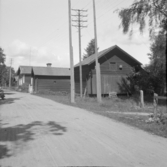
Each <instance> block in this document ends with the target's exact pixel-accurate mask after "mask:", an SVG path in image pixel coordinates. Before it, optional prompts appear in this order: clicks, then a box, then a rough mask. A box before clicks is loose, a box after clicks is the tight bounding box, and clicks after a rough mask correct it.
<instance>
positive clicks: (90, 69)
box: [75, 48, 140, 94]
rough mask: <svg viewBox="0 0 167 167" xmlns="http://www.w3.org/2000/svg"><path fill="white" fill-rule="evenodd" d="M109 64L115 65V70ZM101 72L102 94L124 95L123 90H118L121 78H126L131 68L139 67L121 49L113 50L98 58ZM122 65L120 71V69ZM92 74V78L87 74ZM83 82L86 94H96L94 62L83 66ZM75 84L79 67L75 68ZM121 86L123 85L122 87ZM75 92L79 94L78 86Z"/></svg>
mask: <svg viewBox="0 0 167 167" xmlns="http://www.w3.org/2000/svg"><path fill="white" fill-rule="evenodd" d="M110 62H115V63H116V70H114V71H113V70H112V68H111V65H110ZM99 63H100V70H101V90H102V94H108V93H109V92H118V93H125V92H122V91H126V86H125V89H120V85H121V82H122V78H124V79H125V78H126V76H127V74H129V73H130V72H131V70H132V68H133V67H136V66H140V63H139V62H138V61H136V60H135V59H133V57H131V56H130V55H128V54H127V53H126V52H124V51H123V50H121V49H118V48H115V49H113V50H111V51H110V52H108V53H106V54H105V55H103V56H102V57H100V58H99ZM120 65H122V69H120V68H119V67H120ZM90 73H92V76H90V75H89V74H90ZM82 75H83V81H84V82H87V91H88V94H96V92H97V91H96V71H95V62H93V63H91V64H90V65H84V66H83V71H82ZM75 82H76V83H79V67H76V68H75ZM122 86H123V85H122ZM76 87H77V89H76V90H77V92H79V89H78V86H76ZM123 87H124V86H123Z"/></svg>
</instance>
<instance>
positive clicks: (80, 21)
mask: <svg viewBox="0 0 167 167" xmlns="http://www.w3.org/2000/svg"><path fill="white" fill-rule="evenodd" d="M72 10H73V11H76V12H77V14H76V15H72V16H75V17H77V19H76V20H72V21H73V22H75V25H73V26H74V27H77V28H78V34H79V63H80V65H79V72H80V96H81V97H82V94H83V93H82V90H83V88H82V87H83V86H82V64H81V28H86V27H87V26H84V25H83V24H84V23H85V22H87V20H83V18H84V17H87V15H83V12H87V10H83V9H72Z"/></svg>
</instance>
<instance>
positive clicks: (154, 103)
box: [153, 93, 158, 118]
mask: <svg viewBox="0 0 167 167" xmlns="http://www.w3.org/2000/svg"><path fill="white" fill-rule="evenodd" d="M153 105H154V118H156V117H157V106H158V94H156V93H154V97H153Z"/></svg>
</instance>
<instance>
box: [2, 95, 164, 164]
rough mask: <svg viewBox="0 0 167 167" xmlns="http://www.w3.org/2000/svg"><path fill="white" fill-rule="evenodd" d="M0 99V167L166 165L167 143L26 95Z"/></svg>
mask: <svg viewBox="0 0 167 167" xmlns="http://www.w3.org/2000/svg"><path fill="white" fill-rule="evenodd" d="M6 98H7V100H6V101H5V102H3V104H2V101H0V166H1V167H55V166H113V167H167V139H165V138H161V137H158V136H154V135H150V134H148V133H146V132H143V131H141V130H138V129H135V128H132V127H129V126H127V125H124V124H122V123H118V122H116V121H113V120H111V119H108V118H106V117H103V116H100V115H96V114H93V113H91V112H88V111H85V110H83V109H78V108H74V107H71V106H66V105H63V104H59V103H56V102H53V101H51V100H48V99H44V98H40V97H37V96H33V95H30V94H25V93H16V92H11V93H9V94H8V95H6Z"/></svg>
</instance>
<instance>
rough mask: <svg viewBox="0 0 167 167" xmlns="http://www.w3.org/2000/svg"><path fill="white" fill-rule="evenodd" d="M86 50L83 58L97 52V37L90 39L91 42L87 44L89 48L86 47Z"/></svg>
mask: <svg viewBox="0 0 167 167" xmlns="http://www.w3.org/2000/svg"><path fill="white" fill-rule="evenodd" d="M85 52H86V53H85V54H84V55H83V59H86V58H87V57H89V56H91V55H93V54H94V53H95V39H91V40H90V42H89V43H88V45H87V48H86V49H85Z"/></svg>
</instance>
